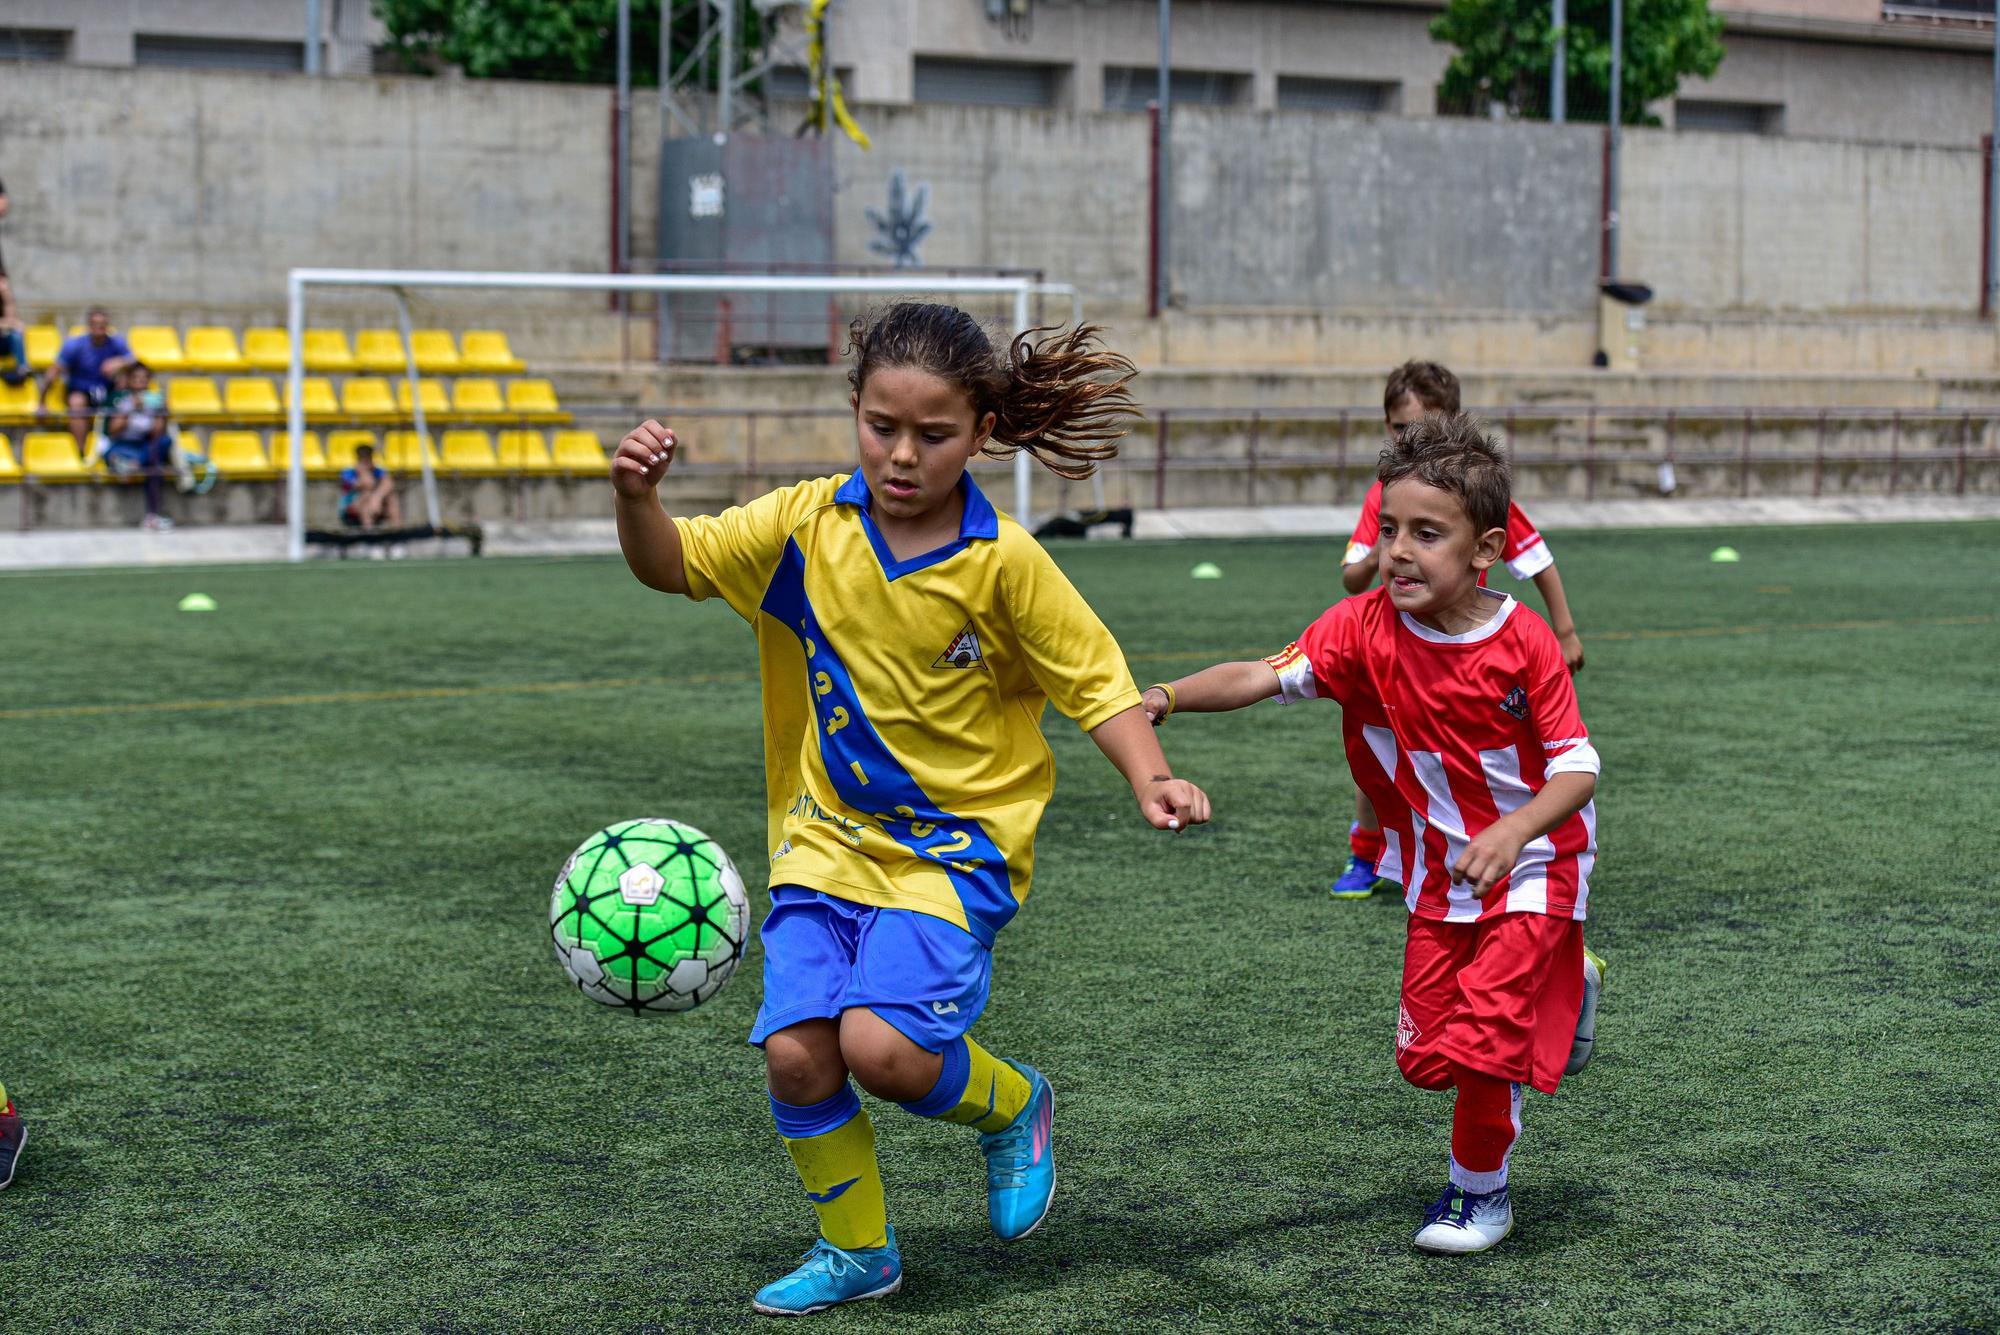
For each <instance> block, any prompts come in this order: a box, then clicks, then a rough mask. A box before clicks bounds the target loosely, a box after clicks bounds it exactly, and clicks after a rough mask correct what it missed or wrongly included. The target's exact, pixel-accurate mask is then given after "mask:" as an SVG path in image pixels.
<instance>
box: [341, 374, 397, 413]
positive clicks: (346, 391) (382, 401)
mask: <svg viewBox="0 0 2000 1335" xmlns="http://www.w3.org/2000/svg"><path fill="white" fill-rule="evenodd" d="M340 410H341V412H343V413H344V414H346V415H347V416H349V417H352V418H353V419H355V420H356V421H357V422H399V421H401V420H402V419H403V418H404V417H406V416H408V414H406V413H400V412H397V411H396V396H395V395H393V394H391V393H390V392H389V382H388V381H386V380H384V379H382V378H381V377H380V376H368V375H358V376H352V377H350V378H349V379H348V381H347V383H346V384H345V385H343V386H341V389H340Z"/></svg>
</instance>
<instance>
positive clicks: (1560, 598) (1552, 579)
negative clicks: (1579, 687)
mask: <svg viewBox="0 0 2000 1335" xmlns="http://www.w3.org/2000/svg"><path fill="white" fill-rule="evenodd" d="M1535 587H1536V588H1537V589H1540V590H1541V593H1542V606H1544V607H1546V608H1548V609H1549V629H1550V630H1552V631H1554V632H1555V633H1556V643H1557V644H1558V645H1560V646H1561V647H1562V651H1563V662H1565V663H1567V664H1569V670H1570V671H1571V672H1581V671H1582V670H1583V641H1582V640H1580V639H1578V638H1577V634H1576V619H1575V618H1574V617H1572V616H1571V615H1570V614H1569V599H1568V598H1567V597H1565V596H1564V594H1563V577H1562V576H1561V575H1558V574H1557V573H1556V568H1555V567H1554V566H1550V567H1548V569H1546V570H1542V571H1538V572H1536V574H1535Z"/></svg>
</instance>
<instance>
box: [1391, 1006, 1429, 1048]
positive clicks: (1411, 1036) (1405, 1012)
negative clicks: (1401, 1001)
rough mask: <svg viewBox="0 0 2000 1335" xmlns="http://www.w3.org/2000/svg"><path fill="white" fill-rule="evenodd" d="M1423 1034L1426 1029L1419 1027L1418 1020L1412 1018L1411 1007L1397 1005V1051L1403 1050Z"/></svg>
mask: <svg viewBox="0 0 2000 1335" xmlns="http://www.w3.org/2000/svg"><path fill="white" fill-rule="evenodd" d="M1423 1036H1424V1031H1423V1030H1421V1029H1419V1028H1417V1022H1416V1021H1415V1020H1412V1019H1411V1018H1410V1008H1409V1007H1408V1006H1398V1007H1396V1051H1398V1052H1401V1051H1402V1050H1403V1049H1404V1048H1407V1047H1409V1046H1410V1044H1412V1043H1414V1042H1416V1041H1417V1040H1418V1039H1420V1038H1422V1037H1423Z"/></svg>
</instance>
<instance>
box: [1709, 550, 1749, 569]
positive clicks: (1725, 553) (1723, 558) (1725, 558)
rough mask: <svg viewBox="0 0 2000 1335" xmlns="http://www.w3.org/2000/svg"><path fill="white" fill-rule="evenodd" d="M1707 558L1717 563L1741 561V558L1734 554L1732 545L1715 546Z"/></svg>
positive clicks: (1724, 563)
mask: <svg viewBox="0 0 2000 1335" xmlns="http://www.w3.org/2000/svg"><path fill="white" fill-rule="evenodd" d="M1708 559H1709V560H1711V561H1713V562H1715V563H1716V564H1717V565H1729V564H1731V563H1733V562H1736V561H1741V560H1742V559H1743V558H1742V557H1740V556H1738V555H1737V554H1736V549H1735V548H1734V547H1717V548H1716V549H1715V550H1714V551H1712V552H1710V553H1709V554H1708Z"/></svg>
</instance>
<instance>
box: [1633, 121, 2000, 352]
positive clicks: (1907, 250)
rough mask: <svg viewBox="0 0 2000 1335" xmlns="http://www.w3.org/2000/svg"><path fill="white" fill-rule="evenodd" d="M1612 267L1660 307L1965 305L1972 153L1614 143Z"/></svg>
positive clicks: (1699, 140)
mask: <svg viewBox="0 0 2000 1335" xmlns="http://www.w3.org/2000/svg"><path fill="white" fill-rule="evenodd" d="M1625 143H1626V160H1625V161H1626V167H1625V174H1624V193H1625V199H1624V209H1623V213H1622V217H1623V224H1624V230H1623V241H1622V243H1621V256H1620V259H1621V264H1620V267H1621V268H1622V269H1623V270H1624V271H1625V272H1626V273H1627V274H1629V275H1630V276H1632V277H1634V278H1637V279H1641V280H1643V281H1647V282H1651V283H1653V284H1654V285H1655V286H1656V287H1657V289H1658V297H1657V301H1658V302H1659V304H1660V306H1661V308H1662V309H1665V310H1675V309H1679V310H1698V311H1732V310H1748V311H1760V312H1784V311H1808V312H1886V311H1938V312H1947V311H1956V312H1965V313H1971V312H1973V311H1976V310H1977V309H1978V305H1979V277H1980V274H1979V268H1980V250H1981V237H1980V231H1979V225H1980V198H1981V194H1982V181H1981V174H1982V161H1981V156H1980V154H1979V152H1978V151H1977V150H1964V149H1942V148H1923V147H1916V146H1904V147H1897V146H1885V145H1860V144H1846V143H1826V142H1813V141H1806V140H1792V139H1767V138H1761V137H1753V136H1745V135H1699V134H1667V133H1661V132H1635V133H1632V134H1629V135H1627V136H1626V139H1625Z"/></svg>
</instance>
